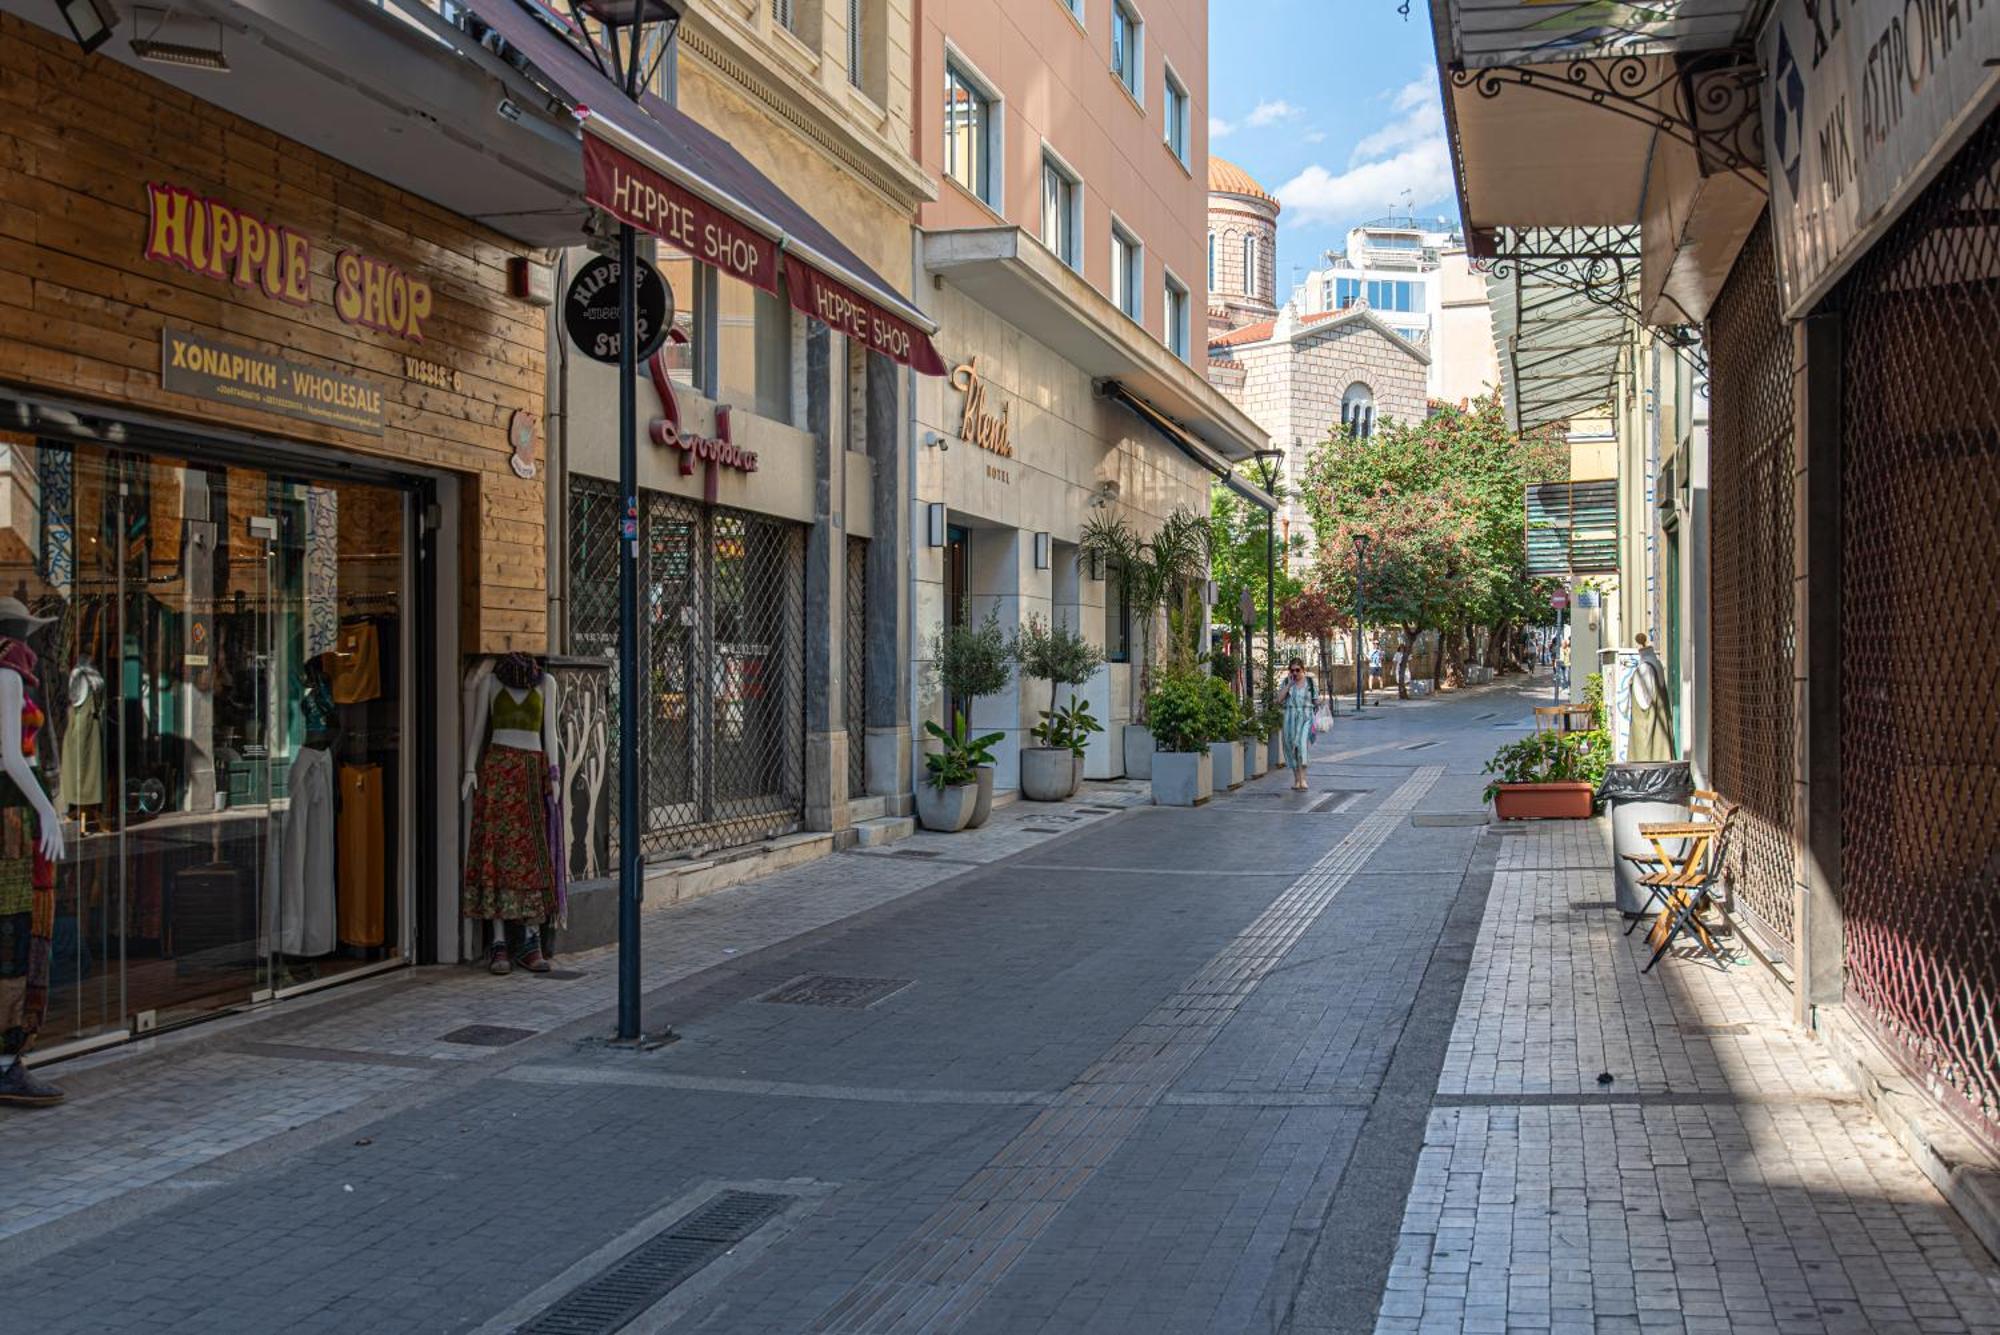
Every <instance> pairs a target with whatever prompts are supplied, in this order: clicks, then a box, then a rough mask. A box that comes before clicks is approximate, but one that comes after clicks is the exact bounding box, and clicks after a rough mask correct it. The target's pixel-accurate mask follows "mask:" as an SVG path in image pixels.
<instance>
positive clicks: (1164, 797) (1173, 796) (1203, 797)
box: [1152, 751, 1215, 807]
mask: <svg viewBox="0 0 2000 1335" xmlns="http://www.w3.org/2000/svg"><path fill="white" fill-rule="evenodd" d="M1152 757H1153V805H1154V806H1156V807H1198V806H1200V805H1201V804H1202V803H1203V802H1206V801H1208V799H1209V798H1210V797H1213V796H1214V795H1215V771H1214V768H1213V763H1214V762H1213V758H1212V757H1211V756H1210V755H1208V754H1207V753H1205V752H1201V751H1155V752H1153V753H1152Z"/></svg>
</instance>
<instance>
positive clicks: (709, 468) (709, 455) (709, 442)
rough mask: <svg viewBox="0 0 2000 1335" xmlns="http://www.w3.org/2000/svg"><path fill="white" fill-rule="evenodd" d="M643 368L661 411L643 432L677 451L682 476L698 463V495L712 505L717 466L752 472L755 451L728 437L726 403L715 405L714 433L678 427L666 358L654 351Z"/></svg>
mask: <svg viewBox="0 0 2000 1335" xmlns="http://www.w3.org/2000/svg"><path fill="white" fill-rule="evenodd" d="M646 369H647V371H648V372H649V373H650V374H651V375H652V377H653V391H654V392H655V393H656V394H658V395H659V396H660V414H661V415H660V416H659V417H656V418H654V419H653V425H652V427H651V428H650V429H649V430H648V431H647V434H648V435H649V436H651V437H652V440H653V443H654V444H655V445H658V446H660V447H661V448H662V449H669V450H679V451H680V454H681V476H682V477H693V476H694V466H695V464H696V463H700V464H701V465H702V480H701V498H702V499H703V500H704V501H706V502H708V503H709V504H710V505H714V504H715V503H716V501H717V500H718V499H719V498H720V493H721V483H720V481H719V477H718V475H719V474H720V472H721V470H723V469H725V468H727V469H730V470H731V471H733V472H738V473H754V472H756V471H757V451H755V450H746V449H744V448H743V447H742V446H740V445H738V444H737V443H736V442H735V441H734V440H733V439H731V436H730V430H729V405H728V404H726V403H718V404H716V405H715V434H714V435H712V436H704V435H701V434H700V433H698V432H694V431H688V430H684V429H682V427H681V401H680V396H679V395H677V394H676V393H675V392H674V382H673V377H671V376H669V375H668V374H667V364H666V361H665V360H664V359H663V358H662V357H661V355H660V354H659V353H657V352H656V353H654V354H653V356H652V358H651V359H650V360H648V361H647V363H646Z"/></svg>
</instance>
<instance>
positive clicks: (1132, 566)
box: [1078, 507, 1209, 779]
mask: <svg viewBox="0 0 2000 1335" xmlns="http://www.w3.org/2000/svg"><path fill="white" fill-rule="evenodd" d="M1208 541H1209V524H1208V516H1207V515H1205V514H1201V513H1198V512H1197V511H1195V510H1194V509H1192V508H1188V507H1184V508H1182V509H1179V510H1176V511H1174V512H1173V513H1172V514H1170V515H1168V516H1167V517H1166V519H1165V520H1164V521H1162V522H1161V524H1160V527H1159V531H1158V532H1156V533H1154V534H1153V536H1152V537H1150V538H1145V539H1142V538H1140V537H1139V535H1138V533H1137V531H1136V530H1134V529H1133V527H1132V526H1131V525H1130V524H1129V523H1127V522H1126V521H1125V520H1124V519H1123V518H1120V517H1116V516H1110V515H1099V516H1096V517H1093V518H1092V519H1090V520H1089V521H1087V522H1086V523H1085V524H1084V526H1083V532H1082V533H1081V534H1080V535H1079V542H1078V554H1079V555H1080V556H1082V557H1083V558H1084V559H1085V560H1091V561H1096V562H1098V563H1099V564H1101V565H1102V566H1103V567H1104V568H1105V570H1106V572H1107V574H1109V575H1110V576H1111V577H1112V578H1114V579H1116V580H1117V581H1118V585H1119V588H1120V589H1121V590H1123V592H1124V595H1125V605H1126V607H1127V609H1128V610H1129V612H1130V614H1131V617H1132V624H1133V625H1134V626H1136V627H1137V628H1138V632H1139V657H1138V663H1139V673H1138V677H1137V678H1136V679H1135V680H1134V681H1133V683H1132V698H1133V699H1134V700H1136V701H1138V712H1137V716H1136V717H1135V718H1134V719H1133V720H1132V721H1131V722H1130V723H1128V724H1126V725H1125V729H1124V736H1123V737H1122V738H1120V740H1121V741H1122V742H1123V748H1122V749H1123V751H1124V756H1125V773H1126V776H1127V777H1129V778H1134V779H1150V778H1151V777H1152V776H1153V754H1154V751H1155V750H1156V744H1157V739H1156V738H1155V737H1154V735H1153V732H1152V730H1151V728H1150V726H1149V725H1150V723H1151V712H1152V699H1153V686H1154V684H1155V682H1156V680H1157V679H1158V678H1159V677H1160V675H1161V674H1160V672H1159V671H1158V669H1157V668H1156V666H1155V664H1154V661H1153V659H1154V655H1153V636H1154V633H1155V631H1156V629H1157V627H1158V623H1159V619H1160V612H1161V609H1162V608H1164V607H1165V606H1166V605H1167V603H1168V601H1169V600H1170V599H1172V598H1176V597H1178V596H1179V595H1181V594H1182V593H1183V592H1184V591H1185V590H1187V589H1190V588H1192V587H1194V586H1195V585H1196V584H1198V583H1199V582H1200V581H1201V580H1202V579H1203V578H1205V573H1206V570H1207V562H1208Z"/></svg>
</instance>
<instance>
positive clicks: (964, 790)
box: [917, 714, 1005, 834]
mask: <svg viewBox="0 0 2000 1335" xmlns="http://www.w3.org/2000/svg"><path fill="white" fill-rule="evenodd" d="M924 731H925V732H928V733H929V734H930V735H931V736H932V737H933V738H935V739H936V740H937V741H938V742H939V743H941V745H940V747H939V749H938V750H936V751H933V752H931V753H930V754H929V755H926V756H925V757H924V768H925V769H926V770H927V771H928V774H927V776H926V777H925V779H924V780H923V782H921V783H919V784H918V785H917V820H918V821H919V822H921V823H922V825H923V827H924V828H925V829H926V830H936V831H938V832H940V833H943V834H956V833H958V831H960V830H963V829H965V828H966V827H967V826H968V825H969V824H971V822H972V812H973V808H974V807H975V806H977V805H978V803H979V766H980V765H981V764H982V763H984V764H989V765H990V764H991V763H992V757H991V754H990V753H991V751H992V749H993V746H994V744H995V743H996V742H998V741H1000V739H1001V738H1002V737H1003V736H1005V734H1004V733H998V732H990V733H987V734H986V735H984V736H982V737H972V736H969V735H968V734H967V733H966V729H965V715H964V714H957V715H954V716H953V718H952V727H951V731H950V732H946V731H945V730H944V729H943V728H940V727H939V726H938V725H937V724H936V723H935V722H933V721H931V720H929V719H926V720H925V721H924Z"/></svg>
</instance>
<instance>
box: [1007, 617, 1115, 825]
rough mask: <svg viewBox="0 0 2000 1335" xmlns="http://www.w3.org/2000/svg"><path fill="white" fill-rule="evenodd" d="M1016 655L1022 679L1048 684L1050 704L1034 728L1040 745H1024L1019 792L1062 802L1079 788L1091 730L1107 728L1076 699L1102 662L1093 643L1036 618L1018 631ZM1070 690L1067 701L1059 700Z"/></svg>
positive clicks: (1036, 798)
mask: <svg viewBox="0 0 2000 1335" xmlns="http://www.w3.org/2000/svg"><path fill="white" fill-rule="evenodd" d="M1012 653H1013V657H1014V662H1015V664H1016V665H1017V666H1018V667H1019V668H1020V671H1021V675H1022V676H1023V677H1033V678H1035V679H1036V680H1038V681H1046V682H1047V683H1049V707H1048V708H1047V709H1045V710H1043V711H1042V721H1041V723H1040V724H1038V725H1037V726H1036V727H1034V728H1033V729H1031V730H1030V735H1032V736H1033V737H1034V739H1035V740H1036V741H1037V742H1039V743H1041V745H1039V746H1024V747H1022V748H1021V796H1023V797H1025V798H1027V799H1029V800H1030V801H1033V802H1060V801H1063V800H1064V799H1066V798H1068V797H1069V796H1070V795H1071V794H1073V793H1075V792H1076V786H1077V783H1078V781H1079V780H1080V779H1081V778H1082V775H1083V750H1084V747H1085V746H1086V745H1088V743H1089V741H1090V736H1091V734H1092V733H1098V732H1102V731H1104V728H1103V725H1101V724H1100V723H1098V721H1097V720H1096V718H1094V717H1093V716H1092V715H1091V712H1090V707H1089V706H1088V705H1086V704H1084V703H1083V702H1082V701H1080V700H1078V699H1077V698H1076V688H1077V687H1079V686H1081V685H1083V684H1084V683H1085V682H1087V681H1089V680H1090V678H1091V674H1092V673H1094V672H1096V671H1097V669H1098V667H1099V665H1100V664H1102V663H1103V662H1104V654H1103V652H1102V651H1101V650H1100V649H1098V647H1097V646H1096V645H1094V644H1091V643H1090V642H1089V641H1087V640H1085V639H1084V638H1083V636H1082V635H1080V634H1078V633H1077V632H1076V631H1074V630H1072V629H1070V628H1069V627H1068V626H1065V625H1061V624H1056V625H1051V624H1050V623H1049V622H1048V621H1046V620H1044V619H1043V618H1041V617H1038V616H1032V617H1029V618H1028V619H1027V621H1026V622H1024V623H1023V624H1022V626H1021V629H1020V630H1019V631H1017V632H1016V633H1015V635H1014V645H1013V650H1012ZM1065 686H1067V687H1069V688H1070V695H1069V701H1068V703H1067V704H1064V703H1062V702H1060V701H1059V700H1058V699H1057V696H1058V693H1059V692H1061V690H1062V688H1064V687H1065Z"/></svg>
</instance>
